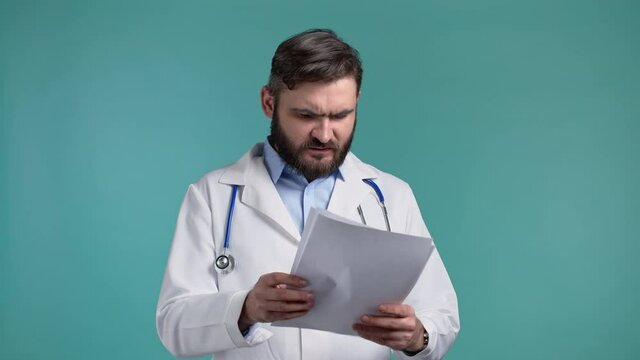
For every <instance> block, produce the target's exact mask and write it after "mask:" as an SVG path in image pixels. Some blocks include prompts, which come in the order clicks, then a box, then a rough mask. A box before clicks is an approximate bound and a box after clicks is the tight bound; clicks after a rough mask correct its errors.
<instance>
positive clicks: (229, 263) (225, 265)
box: [216, 254, 236, 274]
mask: <svg viewBox="0 0 640 360" xmlns="http://www.w3.org/2000/svg"><path fill="white" fill-rule="evenodd" d="M235 266H236V261H235V259H234V258H233V256H231V254H222V255H220V256H218V257H217V258H216V268H217V269H218V270H219V271H220V272H221V273H223V274H228V273H230V272H231V271H232V270H233V268H234V267H235Z"/></svg>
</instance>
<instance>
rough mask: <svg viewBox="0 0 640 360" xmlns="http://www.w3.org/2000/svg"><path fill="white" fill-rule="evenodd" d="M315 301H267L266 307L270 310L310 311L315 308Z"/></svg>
mask: <svg viewBox="0 0 640 360" xmlns="http://www.w3.org/2000/svg"><path fill="white" fill-rule="evenodd" d="M313 305H314V303H313V301H309V302H284V301H267V302H266V303H265V306H264V309H265V310H266V311H269V312H283V313H284V312H298V311H309V310H310V309H311V308H313Z"/></svg>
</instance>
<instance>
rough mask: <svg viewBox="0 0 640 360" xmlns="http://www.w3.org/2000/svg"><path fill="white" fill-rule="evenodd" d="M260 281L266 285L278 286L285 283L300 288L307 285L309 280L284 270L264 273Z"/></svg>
mask: <svg viewBox="0 0 640 360" xmlns="http://www.w3.org/2000/svg"><path fill="white" fill-rule="evenodd" d="M258 283H261V284H263V285H266V286H276V285H278V284H285V285H290V286H294V287H299V288H301V287H305V286H307V282H306V280H305V279H303V278H301V277H299V276H295V275H291V274H287V273H282V272H274V273H269V274H265V275H262V276H261V277H260V279H259V280H258Z"/></svg>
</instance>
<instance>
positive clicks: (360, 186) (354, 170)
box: [219, 143, 381, 241]
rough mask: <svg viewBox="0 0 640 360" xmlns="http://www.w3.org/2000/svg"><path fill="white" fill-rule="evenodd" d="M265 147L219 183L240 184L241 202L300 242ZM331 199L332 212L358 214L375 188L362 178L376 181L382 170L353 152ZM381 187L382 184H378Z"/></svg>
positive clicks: (254, 151)
mask: <svg viewBox="0 0 640 360" xmlns="http://www.w3.org/2000/svg"><path fill="white" fill-rule="evenodd" d="M263 154H264V144H263V143H258V144H256V145H255V146H253V148H252V149H251V150H250V151H249V152H247V153H246V154H245V155H244V156H243V157H242V158H241V159H240V160H238V161H237V162H236V163H234V164H233V165H231V166H229V167H228V168H227V170H226V171H225V172H224V173H223V174H222V176H221V177H220V180H219V182H220V183H222V184H229V185H240V186H241V188H240V189H239V190H240V191H239V192H238V194H239V200H240V201H241V202H242V203H243V204H246V205H247V206H250V207H252V208H254V209H255V210H257V211H259V212H260V213H262V214H263V215H265V216H266V217H268V218H270V219H271V220H273V222H274V223H276V224H278V225H279V226H280V227H281V228H282V229H283V230H284V231H285V232H287V233H288V234H289V235H290V236H291V237H292V238H293V239H295V240H296V241H300V233H299V232H298V228H297V226H296V225H295V224H294V222H293V220H292V219H291V216H290V215H289V212H288V210H287V208H286V207H285V205H284V202H283V201H282V199H281V198H280V195H279V194H278V191H277V190H276V187H275V185H274V184H273V181H272V180H271V176H270V175H269V172H268V171H267V168H266V166H265V164H264V159H263ZM340 173H341V175H342V176H339V177H338V178H337V179H336V184H335V186H334V188H333V193H332V194H331V199H330V200H329V206H328V209H327V210H329V211H331V212H333V213H335V214H338V215H342V216H348V214H351V213H352V212H354V213H355V212H356V208H357V206H358V205H359V204H360V202H361V201H362V199H363V198H364V197H365V196H366V195H367V194H368V193H369V192H371V187H369V185H367V184H365V183H363V182H362V179H376V178H378V176H379V173H378V171H377V170H376V169H375V168H373V167H371V166H369V165H367V164H365V163H363V162H362V161H360V160H359V159H358V158H357V157H356V156H355V155H353V154H352V153H351V152H349V154H347V156H346V158H345V160H344V162H343V164H342V166H341V167H340ZM378 185H379V186H381V185H380V184H378Z"/></svg>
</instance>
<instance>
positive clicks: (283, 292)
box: [261, 288, 314, 302]
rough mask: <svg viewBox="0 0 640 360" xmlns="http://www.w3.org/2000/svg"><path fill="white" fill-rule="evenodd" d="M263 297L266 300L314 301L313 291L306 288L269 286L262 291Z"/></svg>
mask: <svg viewBox="0 0 640 360" xmlns="http://www.w3.org/2000/svg"><path fill="white" fill-rule="evenodd" d="M261 293H262V298H264V299H265V300H277V301H302V302H307V301H313V299H314V296H313V293H312V292H311V291H305V290H293V289H284V288H269V289H264V290H263V291H262V292H261Z"/></svg>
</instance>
